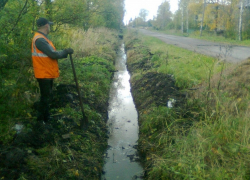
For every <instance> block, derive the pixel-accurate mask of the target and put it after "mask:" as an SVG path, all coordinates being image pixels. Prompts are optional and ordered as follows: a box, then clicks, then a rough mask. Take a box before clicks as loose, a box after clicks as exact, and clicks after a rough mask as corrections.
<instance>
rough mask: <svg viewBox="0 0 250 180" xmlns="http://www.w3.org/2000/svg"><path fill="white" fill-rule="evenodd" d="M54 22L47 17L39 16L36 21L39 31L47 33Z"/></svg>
mask: <svg viewBox="0 0 250 180" xmlns="http://www.w3.org/2000/svg"><path fill="white" fill-rule="evenodd" d="M52 24H53V23H52V22H50V21H48V20H47V19H45V18H41V17H40V18H39V19H37V21H36V25H37V28H38V30H39V31H42V32H43V33H45V34H49V32H50V25H52Z"/></svg>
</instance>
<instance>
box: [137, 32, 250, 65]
mask: <svg viewBox="0 0 250 180" xmlns="http://www.w3.org/2000/svg"><path fill="white" fill-rule="evenodd" d="M139 31H140V32H141V33H143V34H145V35H148V36H153V37H156V38H158V39H160V40H162V41H163V42H165V43H167V44H172V45H175V46H179V47H181V48H184V49H188V50H190V51H194V52H197V53H201V54H205V55H208V56H213V57H218V58H219V59H220V60H226V61H228V62H233V63H238V62H241V61H243V60H245V59H247V58H248V57H250V47H245V46H236V45H226V44H220V43H214V42H209V41H205V40H199V39H193V38H188V37H181V36H173V35H167V34H163V33H159V32H152V31H149V30H145V29H140V30H139Z"/></svg>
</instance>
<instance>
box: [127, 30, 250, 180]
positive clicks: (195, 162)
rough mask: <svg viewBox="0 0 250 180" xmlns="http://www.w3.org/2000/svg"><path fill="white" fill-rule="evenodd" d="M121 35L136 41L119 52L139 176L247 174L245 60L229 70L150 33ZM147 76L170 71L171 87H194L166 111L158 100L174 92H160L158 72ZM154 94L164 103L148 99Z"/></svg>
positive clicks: (248, 127)
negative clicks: (127, 72) (133, 118)
mask: <svg viewBox="0 0 250 180" xmlns="http://www.w3.org/2000/svg"><path fill="white" fill-rule="evenodd" d="M128 34H129V35H126V36H125V37H127V38H130V39H129V40H128V42H129V41H131V39H136V38H137V40H136V43H135V44H137V45H136V46H133V43H132V42H133V41H132V42H130V43H129V44H130V45H129V46H128V47H130V49H128V51H127V55H128V68H129V69H131V73H132V79H131V83H132V94H133V97H134V101H135V103H136V106H137V107H138V111H139V114H140V115H139V125H140V135H139V149H140V152H141V153H142V157H144V159H143V160H144V163H145V164H144V165H145V166H144V167H145V170H146V171H147V177H146V178H147V179H150V180H154V179H177V180H181V179H216V180H220V179H249V177H250V175H249V174H250V173H249V160H248V159H249V154H250V148H249V142H250V141H249V133H248V132H249V130H250V123H249V117H250V114H249V109H250V105H249V100H250V95H249V80H248V78H247V77H248V76H249V74H250V72H249V71H250V70H249V69H250V68H249V66H250V62H249V60H248V61H246V62H244V63H242V64H240V65H237V66H236V65H234V67H232V66H231V65H230V64H224V63H221V62H218V61H217V60H216V59H214V58H210V57H208V56H203V55H199V54H197V53H194V52H191V51H187V50H184V49H181V48H178V47H175V46H171V45H167V44H165V43H163V42H162V41H160V40H158V39H156V38H152V37H146V36H142V35H139V34H136V33H135V32H128ZM134 36H136V37H134ZM138 39H140V41H139V40H138ZM125 41H126V38H125ZM138 44H139V45H138ZM145 50H147V52H145ZM137 64H139V66H134V65H137ZM149 74H150V75H151V74H153V75H154V74H156V75H160V74H161V75H162V74H173V75H174V76H173V77H172V78H174V79H175V81H176V82H175V84H176V85H177V86H178V88H179V90H181V91H185V90H187V89H186V88H190V87H194V88H193V89H192V91H189V92H186V94H185V95H188V96H185V98H184V99H185V101H184V100H183V101H181V98H179V99H178V96H176V103H177V105H176V106H175V107H174V108H168V107H166V98H165V97H167V100H170V99H171V98H172V97H173V96H174V95H176V94H174V93H169V94H166V95H165V96H161V94H163V93H164V92H166V91H167V86H162V82H164V81H163V79H164V76H161V77H162V78H160V79H158V82H157V83H155V82H154V83H152V81H153V80H154V77H157V76H156V75H154V76H151V79H150V81H148V82H146V81H147V79H146V78H145V77H146V76H149ZM172 78H170V79H169V80H172ZM203 82H205V83H203ZM139 83H141V84H142V86H141V87H139V86H138V84H139ZM201 83H202V86H200V84H201ZM164 84H166V82H164ZM148 87H150V88H148ZM152 87H154V88H152ZM195 89H197V90H195ZM149 90H150V91H149ZM194 90H195V91H194ZM164 98H165V99H164ZM160 99H163V102H164V103H165V104H164V103H162V105H157V103H155V102H158V101H159V100H160Z"/></svg>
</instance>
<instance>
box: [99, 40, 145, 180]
mask: <svg viewBox="0 0 250 180" xmlns="http://www.w3.org/2000/svg"><path fill="white" fill-rule="evenodd" d="M116 69H117V70H118V72H116V73H115V74H114V80H113V84H112V87H111V91H110V100H109V120H108V122H107V123H108V126H109V132H110V134H109V140H108V144H109V147H110V148H109V149H108V150H107V153H106V156H107V157H106V158H105V161H106V163H105V165H104V172H105V174H104V175H103V176H102V179H103V180H104V179H106V180H115V179H121V180H131V179H141V178H140V177H141V176H142V173H143V169H142V167H141V166H140V164H139V163H138V158H139V157H138V155H137V151H136V149H135V148H134V146H135V145H137V140H138V132H139V129H138V115H137V111H136V109H135V105H134V102H133V98H132V95H131V92H130V83H129V79H130V75H129V73H128V71H127V68H126V54H125V52H124V45H122V47H121V50H120V53H119V56H118V58H117V60H116Z"/></svg>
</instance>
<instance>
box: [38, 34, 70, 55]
mask: <svg viewBox="0 0 250 180" xmlns="http://www.w3.org/2000/svg"><path fill="white" fill-rule="evenodd" d="M37 32H39V33H41V34H43V35H44V36H45V37H46V38H48V36H47V35H46V34H44V33H42V32H40V31H37ZM35 44H36V47H37V49H39V50H40V51H42V52H43V53H44V54H46V55H47V56H49V57H50V58H52V59H63V58H67V56H68V53H67V52H66V50H61V51H55V50H54V49H53V47H51V45H50V44H49V43H48V42H47V41H46V40H45V39H44V38H38V39H37V40H36V42H35Z"/></svg>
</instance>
